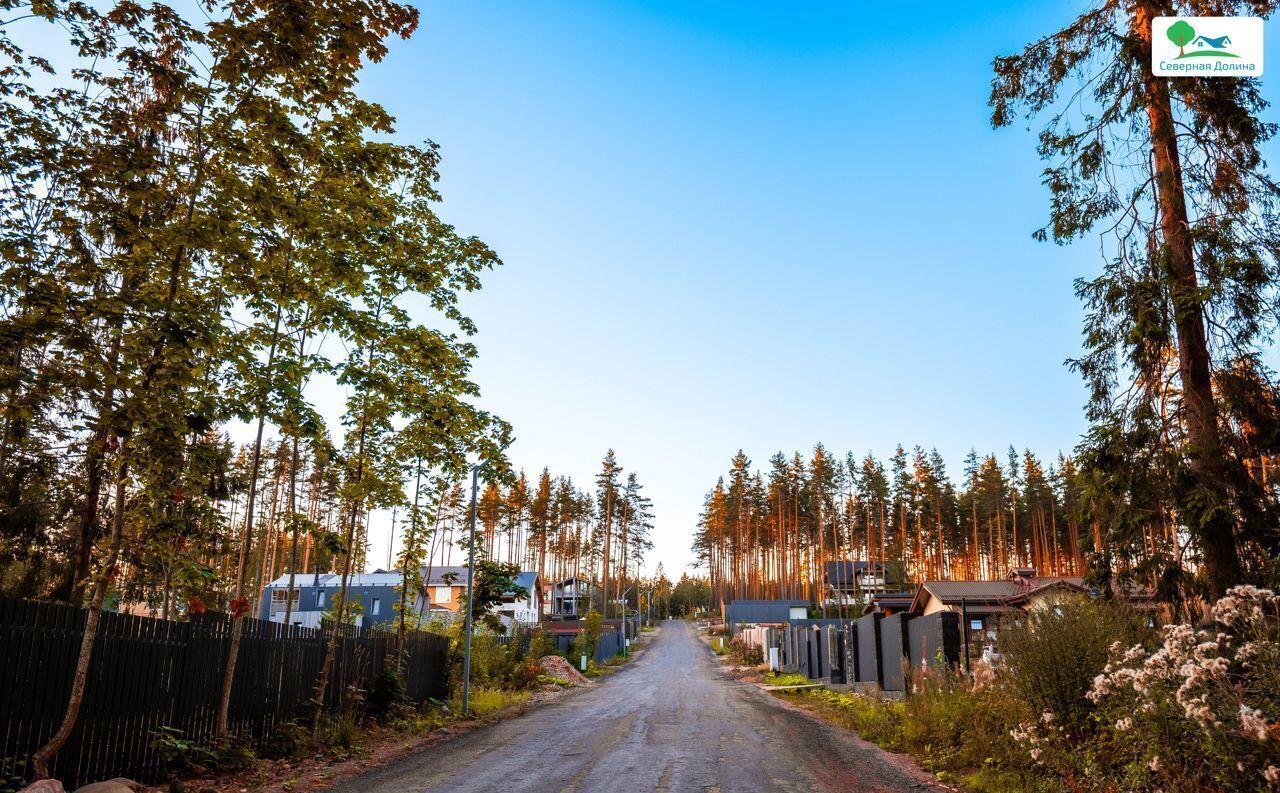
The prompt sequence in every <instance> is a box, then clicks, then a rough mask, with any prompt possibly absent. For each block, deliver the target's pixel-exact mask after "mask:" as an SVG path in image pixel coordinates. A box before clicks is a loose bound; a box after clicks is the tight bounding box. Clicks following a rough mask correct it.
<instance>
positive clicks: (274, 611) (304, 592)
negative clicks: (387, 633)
mask: <svg viewBox="0 0 1280 793" xmlns="http://www.w3.org/2000/svg"><path fill="white" fill-rule="evenodd" d="M399 586H400V573H399V572H392V573H388V572H386V571H384V570H379V571H377V572H374V573H354V574H352V575H351V576H350V577H348V579H347V603H348V604H349V605H351V606H352V611H353V612H354V613H355V614H356V617H355V622H356V624H358V625H366V626H371V625H389V624H390V623H391V622H393V621H394V620H395V617H396V611H395V608H394V606H395V604H396V603H397V602H399V600H400V590H399ZM341 589H342V576H341V575H339V574H337V573H305V574H303V573H299V574H297V575H296V576H294V586H293V597H292V600H293V605H292V607H288V605H287V601H288V594H289V576H288V575H283V576H281V577H280V578H278V579H276V580H275V581H272V582H271V583H270V584H267V586H266V588H264V589H263V590H262V603H261V605H260V606H259V609H258V617H259V618H260V619H263V620H269V621H271V622H284V617H285V611H286V609H288V611H289V623H290V624H291V625H301V626H303V627H306V628H316V627H319V625H320V618H321V616H322V615H323V614H324V613H326V612H328V611H330V610H331V609H332V607H333V599H334V596H335V595H336V594H337V593H338V592H339V591H341ZM424 598H425V595H424V593H422V592H418V593H414V594H412V595H411V596H410V598H409V602H410V604H411V607H412V608H422V607H423V606H425V599H424Z"/></svg>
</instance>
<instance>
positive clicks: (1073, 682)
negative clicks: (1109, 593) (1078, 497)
mask: <svg viewBox="0 0 1280 793" xmlns="http://www.w3.org/2000/svg"><path fill="white" fill-rule="evenodd" d="M1212 616H1213V620H1214V624H1213V625H1212V626H1211V627H1209V628H1206V629H1204V630H1200V631H1194V630H1192V629H1191V628H1189V627H1187V626H1185V625H1173V626H1169V627H1166V628H1163V629H1161V630H1154V629H1151V628H1148V627H1146V626H1145V624H1144V622H1143V621H1142V620H1141V619H1139V618H1138V617H1137V616H1136V615H1135V614H1133V613H1132V612H1131V611H1129V610H1128V609H1127V608H1125V607H1123V606H1119V605H1112V604H1110V603H1106V602H1097V601H1092V600H1088V599H1084V598H1081V599H1077V600H1071V601H1064V602H1063V603H1062V605H1061V607H1060V608H1058V609H1044V610H1041V611H1036V612H1033V613H1031V614H1030V615H1029V616H1028V617H1027V619H1026V621H1025V622H1024V623H1023V624H1022V625H1020V626H1018V627H1017V628H1015V629H1013V630H1011V631H1010V632H1009V633H1007V634H1006V635H1005V636H1003V637H1002V638H1001V642H1000V645H1001V661H1000V663H999V665H998V666H996V667H991V666H987V665H980V666H975V668H974V669H973V670H972V674H971V675H966V674H964V673H962V672H937V671H932V672H921V671H919V670H913V671H911V673H910V675H909V680H910V685H909V691H908V692H907V693H906V696H905V697H904V698H903V699H902V700H899V701H894V700H888V699H880V698H876V697H870V696H863V695H860V694H839V693H835V692H832V691H829V690H825V689H822V690H814V691H786V690H779V691H774V692H773V694H774V696H777V697H780V698H782V699H784V700H787V701H790V702H793V703H795V704H797V705H800V706H802V707H804V708H806V709H809V710H811V711H813V712H815V713H817V714H818V715H820V716H822V717H824V718H826V719H828V720H830V721H832V722H834V723H836V724H839V725H841V726H843V727H846V728H848V729H850V730H853V731H856V732H857V733H858V734H859V735H861V736H862V737H863V738H864V739H865V740H868V741H871V742H873V743H875V744H878V745H879V746H881V747H883V748H885V749H888V750H890V751H895V752H902V753H905V754H909V755H911V756H913V757H915V758H916V759H917V760H919V761H920V763H921V765H922V766H923V767H924V768H925V769H926V770H928V771H930V772H933V773H935V774H937V776H938V778H939V779H940V780H942V781H946V782H952V783H959V784H961V785H962V786H963V787H965V788H967V789H970V790H975V791H983V792H984V793H985V792H986V791H990V792H991V793H995V792H996V791H1037V792H1039V791H1098V793H1102V791H1154V790H1162V791H1169V792H1183V793H1191V792H1192V791H1221V792H1222V793H1234V792H1235V791H1239V792H1240V793H1244V792H1245V791H1259V790H1280V597H1277V595H1275V594H1274V593H1272V592H1270V591H1267V590H1260V589H1255V588H1253V587H1238V588H1235V589H1232V590H1231V591H1230V592H1229V593H1228V595H1227V596H1226V597H1224V598H1223V599H1221V600H1220V601H1218V602H1217V604H1216V605H1215V606H1214V607H1213V610H1212ZM778 679H781V678H773V679H766V680H765V682H766V683H767V684H774V685H778V684H779V683H778V682H777V680H778Z"/></svg>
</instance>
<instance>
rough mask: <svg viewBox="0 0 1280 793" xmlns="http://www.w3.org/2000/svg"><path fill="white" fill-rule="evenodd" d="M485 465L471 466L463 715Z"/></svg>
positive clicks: (466, 704) (467, 709)
mask: <svg viewBox="0 0 1280 793" xmlns="http://www.w3.org/2000/svg"><path fill="white" fill-rule="evenodd" d="M483 467H484V463H478V464H476V465H473V466H471V521H470V523H471V525H470V528H469V533H470V537H469V538H468V540H467V552H468V556H467V589H466V593H467V618H466V628H465V629H464V630H465V633H466V640H465V641H466V650H465V651H464V652H463V656H462V715H464V716H466V715H467V714H468V713H470V712H471V710H470V709H471V612H472V611H473V610H474V605H473V604H474V601H475V592H474V590H472V588H471V587H472V584H473V583H474V580H475V570H476V490H477V489H478V488H479V487H480V469H481V468H483Z"/></svg>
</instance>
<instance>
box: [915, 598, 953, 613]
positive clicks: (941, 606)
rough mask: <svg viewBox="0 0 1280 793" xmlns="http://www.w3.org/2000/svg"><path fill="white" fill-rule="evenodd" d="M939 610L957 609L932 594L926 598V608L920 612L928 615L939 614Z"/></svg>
mask: <svg viewBox="0 0 1280 793" xmlns="http://www.w3.org/2000/svg"><path fill="white" fill-rule="evenodd" d="M939 611H955V609H953V608H951V607H949V606H948V605H947V604H946V603H943V602H942V601H941V600H938V599H937V598H936V597H933V596H932V595H930V596H929V599H928V600H926V601H925V603H924V610H923V611H921V612H920V613H921V614H922V615H923V616H925V617H927V616H929V615H930V614H937V613H938V612H939Z"/></svg>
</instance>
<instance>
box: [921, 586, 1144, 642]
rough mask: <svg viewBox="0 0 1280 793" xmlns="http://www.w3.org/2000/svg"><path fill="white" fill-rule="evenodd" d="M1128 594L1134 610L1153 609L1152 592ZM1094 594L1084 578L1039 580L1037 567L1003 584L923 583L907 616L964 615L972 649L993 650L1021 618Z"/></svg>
mask: <svg viewBox="0 0 1280 793" xmlns="http://www.w3.org/2000/svg"><path fill="white" fill-rule="evenodd" d="M1126 592H1127V597H1128V599H1129V603H1130V605H1132V606H1133V607H1134V608H1137V609H1143V610H1151V609H1153V608H1154V607H1155V604H1154V600H1153V593H1152V592H1151V590H1149V589H1146V588H1144V587H1130V588H1129V589H1127V590H1126ZM1096 594H1097V593H1096V592H1094V591H1092V590H1090V589H1089V588H1088V587H1087V586H1085V583H1084V579H1083V578H1081V577H1080V576H1039V575H1036V570H1035V568H1033V567H1015V568H1013V569H1012V570H1010V571H1009V574H1008V575H1007V576H1006V577H1005V578H1004V579H1003V580H1001V581H925V582H924V583H922V584H921V585H920V586H919V587H918V588H917V589H916V591H915V595H914V596H913V597H912V600H911V605H910V606H909V607H908V608H907V611H909V612H911V613H912V614H917V615H922V616H923V615H928V614H934V613H937V612H939V611H954V612H957V613H961V614H963V619H967V620H968V624H967V625H965V626H963V627H964V629H965V630H967V631H968V633H969V642H970V646H971V647H975V648H980V647H982V646H983V645H990V644H994V642H995V640H996V638H997V637H998V636H999V633H1000V629H1001V627H1002V624H1003V623H1005V622H1007V621H1008V620H1010V619H1012V618H1013V617H1015V616H1016V615H1018V614H1020V613H1024V612H1027V611H1032V610H1035V609H1040V608H1051V607H1052V606H1053V605H1054V604H1055V603H1056V602H1058V601H1059V600H1060V599H1062V598H1063V597H1079V596H1081V595H1086V596H1094V595H1096Z"/></svg>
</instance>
